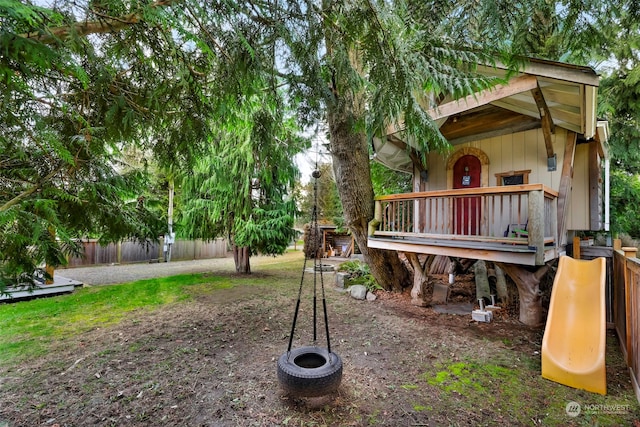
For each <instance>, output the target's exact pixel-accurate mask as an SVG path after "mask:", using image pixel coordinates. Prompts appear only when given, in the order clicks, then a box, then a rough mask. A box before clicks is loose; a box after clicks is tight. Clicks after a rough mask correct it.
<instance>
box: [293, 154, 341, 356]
mask: <svg viewBox="0 0 640 427" xmlns="http://www.w3.org/2000/svg"><path fill="white" fill-rule="evenodd" d="M312 176H313V178H314V179H315V181H314V184H313V210H312V213H311V229H312V230H313V233H314V234H313V238H314V247H316V250H315V255H314V259H313V344H314V345H315V344H316V341H317V324H318V315H317V293H318V288H317V273H318V271H319V272H320V289H321V296H322V309H323V311H324V326H325V335H326V337H327V352H328V353H329V354H331V340H330V338H329V318H328V316H327V301H326V298H325V291H324V276H323V275H322V264H321V263H319V259H318V258H319V253H320V250H319V247H317V246H319V235H320V227H319V226H318V178H320V171H319V170H318V163H317V161H316V167H315V170H314V171H313V173H312ZM306 269H307V257H306V255H305V257H304V263H303V265H302V276H301V277H300V286H299V287H298V300H297V302H296V309H295V312H294V314H293V323H292V324H291V333H290V334H289V346H288V347H287V353H291V346H292V344H293V336H294V333H295V329H296V323H297V322H298V312H299V311H300V301H301V299H302V287H303V285H304V275H305V271H306Z"/></svg>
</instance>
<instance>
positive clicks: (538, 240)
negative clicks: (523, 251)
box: [527, 190, 544, 265]
mask: <svg viewBox="0 0 640 427" xmlns="http://www.w3.org/2000/svg"><path fill="white" fill-rule="evenodd" d="M527 231H528V232H529V243H528V245H529V247H533V248H536V265H544V192H543V191H542V190H536V191H530V192H529V223H528V225H527Z"/></svg>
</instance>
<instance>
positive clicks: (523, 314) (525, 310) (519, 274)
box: [496, 263, 549, 326]
mask: <svg viewBox="0 0 640 427" xmlns="http://www.w3.org/2000/svg"><path fill="white" fill-rule="evenodd" d="M496 264H498V263H496ZM498 265H499V266H500V268H502V270H503V271H504V272H505V273H506V274H507V275H508V276H509V277H511V278H512V279H513V281H514V282H515V283H516V286H517V287H518V295H519V297H520V321H521V322H522V323H524V324H525V325H528V326H540V325H542V324H543V323H544V316H543V312H542V298H541V295H540V280H542V278H543V277H544V275H545V274H546V273H547V270H549V266H548V265H545V266H543V267H540V268H538V269H537V270H535V271H530V270H529V269H528V268H527V267H525V266H522V265H516V264H505V263H499V264H498Z"/></svg>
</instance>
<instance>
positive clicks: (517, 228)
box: [504, 221, 529, 237]
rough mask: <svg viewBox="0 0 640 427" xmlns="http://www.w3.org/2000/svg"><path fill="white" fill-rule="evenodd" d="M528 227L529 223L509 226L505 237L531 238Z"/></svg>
mask: <svg viewBox="0 0 640 427" xmlns="http://www.w3.org/2000/svg"><path fill="white" fill-rule="evenodd" d="M528 225H529V221H527V222H526V223H524V224H509V225H507V229H506V231H505V232H504V237H529V231H527V226H528Z"/></svg>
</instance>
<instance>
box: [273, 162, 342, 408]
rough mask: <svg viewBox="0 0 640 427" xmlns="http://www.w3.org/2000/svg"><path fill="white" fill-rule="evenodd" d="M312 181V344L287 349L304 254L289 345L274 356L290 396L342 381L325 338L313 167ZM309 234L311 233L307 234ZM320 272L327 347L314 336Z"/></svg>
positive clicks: (327, 389) (329, 388) (319, 391)
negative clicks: (316, 343) (285, 349)
mask: <svg viewBox="0 0 640 427" xmlns="http://www.w3.org/2000/svg"><path fill="white" fill-rule="evenodd" d="M312 176H313V178H314V179H315V183H314V204H313V213H312V215H311V227H312V229H313V230H314V231H315V234H314V236H313V239H314V243H315V244H316V245H314V246H316V250H315V256H314V263H313V267H314V268H313V342H314V345H313V346H304V347H298V348H295V349H293V350H292V349H291V346H292V344H293V336H294V333H295V328H296V323H297V320H298V312H299V310H300V299H301V296H302V287H303V286H302V285H303V283H304V273H305V270H306V267H307V256H306V255H305V258H304V265H303V267H302V277H301V279H300V287H299V289H298V301H297V303H296V309H295V312H294V315H293V323H292V325H291V334H290V335H289V346H288V348H287V351H286V352H285V353H284V354H282V356H280V358H279V359H278V381H279V382H280V387H281V388H282V389H283V390H284V391H285V392H286V393H287V394H288V395H290V396H294V397H318V396H324V395H327V394H329V393H332V392H334V391H336V390H337V389H338V387H339V386H340V382H341V381H342V359H341V358H340V356H338V355H337V354H336V353H333V352H332V351H331V341H330V339H329V322H328V317H327V302H326V299H325V292H324V280H323V276H322V270H323V269H322V265H321V264H320V262H319V259H318V256H319V255H318V254H319V252H320V251H319V248H317V242H318V236H319V228H318V212H317V205H318V178H320V171H319V170H318V169H317V165H316V170H315V171H313V173H312ZM310 237H311V236H310ZM318 273H320V289H321V294H322V308H323V311H324V326H325V335H326V337H327V348H326V349H325V348H320V347H316V346H315V342H316V339H317V276H318Z"/></svg>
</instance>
